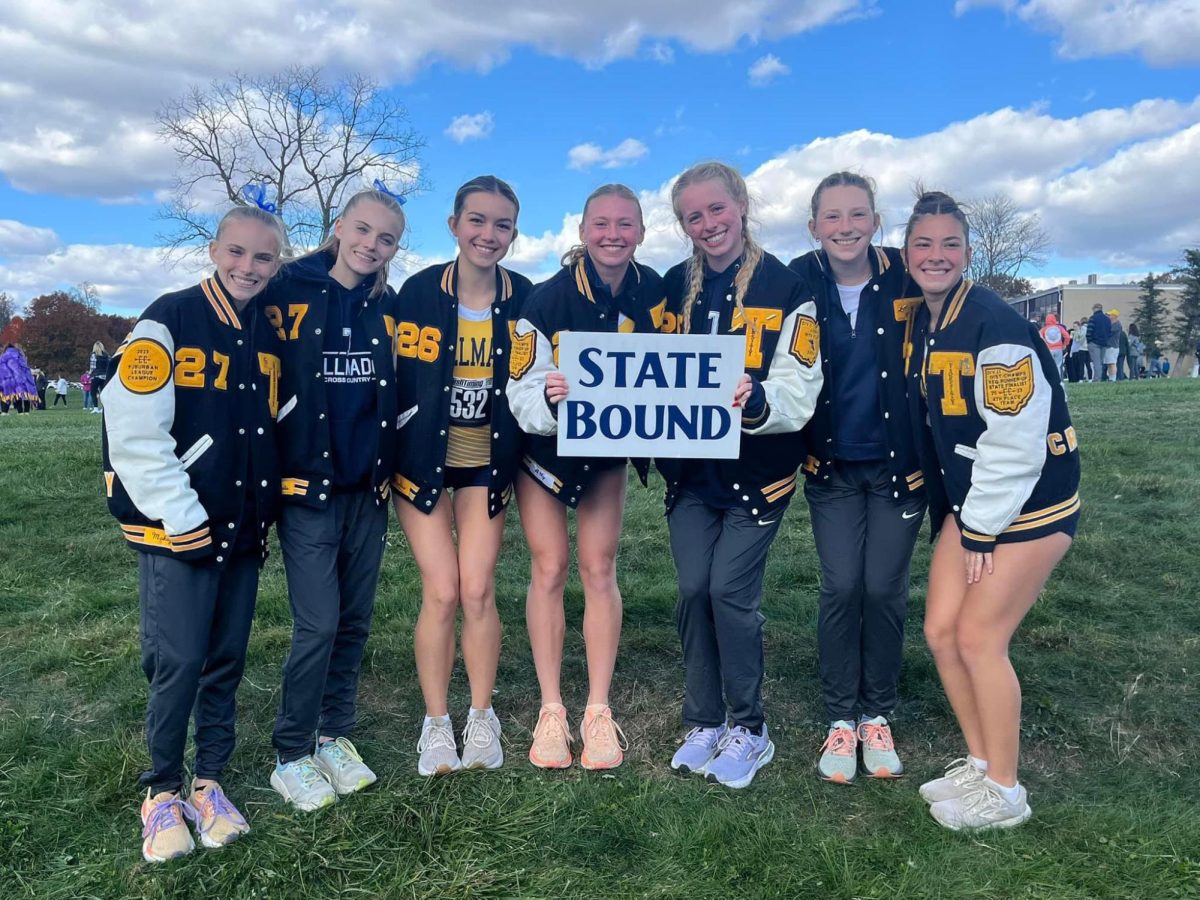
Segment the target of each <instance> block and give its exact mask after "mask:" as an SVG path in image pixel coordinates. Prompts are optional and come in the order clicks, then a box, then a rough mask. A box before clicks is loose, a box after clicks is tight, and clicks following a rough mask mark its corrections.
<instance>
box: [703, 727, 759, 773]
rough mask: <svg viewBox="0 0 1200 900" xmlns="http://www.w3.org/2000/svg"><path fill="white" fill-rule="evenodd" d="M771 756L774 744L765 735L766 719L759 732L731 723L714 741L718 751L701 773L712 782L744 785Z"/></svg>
mask: <svg viewBox="0 0 1200 900" xmlns="http://www.w3.org/2000/svg"><path fill="white" fill-rule="evenodd" d="M774 756H775V745H774V744H772V743H771V739H770V737H768V736H767V723H766V722H763V726H762V734H761V735H759V734H753V733H751V731H750V729H748V728H745V727H743V726H741V725H734V726H733V727H732V728H730V729H729V731H728V732H726V734H725V737H723V738H722V739H721V742H720V743H719V744H718V745H717V755H716V756H714V757H713V758H712V760H711V761H710V762H709V763H708V766H707V768H706V769H705V775H704V777H705V778H707V779H708V780H709V781H711V782H712V783H713V784H723V785H725V787H728V788H744V787H746V786H747V785H748V784H750V782H751V781H753V780H754V773H755V772H757V771H758V770H759V769H761V768H762V767H763V766H765V765H766V764H767V763H769V762H770V761H771V760H772V759H773V758H774Z"/></svg>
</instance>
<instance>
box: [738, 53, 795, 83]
mask: <svg viewBox="0 0 1200 900" xmlns="http://www.w3.org/2000/svg"><path fill="white" fill-rule="evenodd" d="M791 71H792V70H791V68H790V67H788V66H787V65H786V64H785V63H784V62H783V61H782V60H780V58H779V57H778V56H776V55H775V54H774V53H768V54H767V55H766V56H761V57H759V58H758V59H756V60H755V61H754V65H752V66H751V67H750V71H749V73H748V74H749V76H750V83H751V84H752V85H754V86H755V87H763V86H765V85H768V84H770V83H771V82H772V81H774V80H775V79H776V78H780V77H782V76H784V75H788V74H790V73H791Z"/></svg>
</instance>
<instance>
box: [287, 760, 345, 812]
mask: <svg viewBox="0 0 1200 900" xmlns="http://www.w3.org/2000/svg"><path fill="white" fill-rule="evenodd" d="M271 787H273V788H275V790H276V792H278V794H279V796H281V797H283V799H284V800H286V801H287V802H288V803H290V804H292V805H293V806H294V807H296V809H300V810H303V811H304V812H312V811H313V810H317V809H323V808H324V807H326V806H332V805H333V804H334V803H336V802H337V793H335V792H334V790H333V785H331V784H330V783H329V782H328V781H326V780H325V776H324V775H322V774H321V770H320V769H318V768H317V764H316V762H315V761H314V760H313V758H312V754H309V755H308V756H302V757H300V758H299V759H294V760H292V761H291V762H290V763H276V764H275V771H274V772H272V773H271Z"/></svg>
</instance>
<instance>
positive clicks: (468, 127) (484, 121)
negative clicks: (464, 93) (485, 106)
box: [446, 111, 496, 144]
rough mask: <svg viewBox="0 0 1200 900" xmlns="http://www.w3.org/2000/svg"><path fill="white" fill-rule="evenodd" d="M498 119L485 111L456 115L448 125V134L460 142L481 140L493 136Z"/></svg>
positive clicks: (453, 139)
mask: <svg viewBox="0 0 1200 900" xmlns="http://www.w3.org/2000/svg"><path fill="white" fill-rule="evenodd" d="M495 127H496V121H495V119H493V118H492V114H491V113H490V112H487V111H484V112H481V113H475V114H474V115H464V116H455V117H454V121H452V122H451V123H450V124H449V125H448V126H447V127H446V134H447V136H449V138H450V139H451V140H452V141H454V142H455V143H458V144H465V143H466V142H467V141H479V140H483V139H484V138H487V137H491V135H492V131H493V129H495Z"/></svg>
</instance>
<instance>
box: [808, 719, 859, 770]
mask: <svg viewBox="0 0 1200 900" xmlns="http://www.w3.org/2000/svg"><path fill="white" fill-rule="evenodd" d="M857 751H858V732H857V731H856V730H855V728H854V725H853V724H852V723H850V722H847V721H846V720H845V719H838V720H837V721H836V722H834V723H833V724H832V725H830V726H829V734H828V735H826V737H825V743H824V744H822V745H821V758H820V759H819V760H817V774H818V775H820V776H821V777H822V778H824V779H825V780H826V781H833V782H836V783H837V784H850V783H851V782H853V781H854V776H855V775H857V774H858V752H857Z"/></svg>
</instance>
